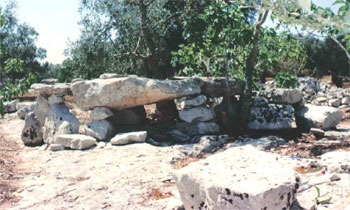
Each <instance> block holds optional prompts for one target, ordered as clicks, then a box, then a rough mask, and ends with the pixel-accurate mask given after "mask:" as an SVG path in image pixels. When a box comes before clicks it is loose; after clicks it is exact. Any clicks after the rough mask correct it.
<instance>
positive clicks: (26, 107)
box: [16, 102, 36, 119]
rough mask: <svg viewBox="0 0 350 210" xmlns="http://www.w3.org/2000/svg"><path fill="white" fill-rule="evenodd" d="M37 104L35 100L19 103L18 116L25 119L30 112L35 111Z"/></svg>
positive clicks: (17, 107)
mask: <svg viewBox="0 0 350 210" xmlns="http://www.w3.org/2000/svg"><path fill="white" fill-rule="evenodd" d="M19 104H20V105H19ZM35 104H36V103H35V102H25V103H18V104H17V106H16V109H17V116H18V117H19V118H21V119H24V118H25V117H26V115H27V114H28V113H29V112H33V111H34V109H35Z"/></svg>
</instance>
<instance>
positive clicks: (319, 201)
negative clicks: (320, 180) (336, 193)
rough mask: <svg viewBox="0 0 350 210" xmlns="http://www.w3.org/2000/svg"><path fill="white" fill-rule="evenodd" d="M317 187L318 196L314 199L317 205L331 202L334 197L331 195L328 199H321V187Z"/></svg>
mask: <svg viewBox="0 0 350 210" xmlns="http://www.w3.org/2000/svg"><path fill="white" fill-rule="evenodd" d="M315 189H316V192H317V195H316V198H315V199H314V201H315V203H316V204H317V205H319V204H321V205H324V204H330V203H331V200H332V197H329V198H328V199H325V200H320V197H321V191H320V188H319V187H317V186H315Z"/></svg>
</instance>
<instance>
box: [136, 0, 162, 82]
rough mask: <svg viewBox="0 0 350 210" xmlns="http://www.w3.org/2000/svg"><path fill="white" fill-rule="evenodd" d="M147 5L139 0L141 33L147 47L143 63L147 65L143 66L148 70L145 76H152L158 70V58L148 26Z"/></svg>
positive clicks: (142, 0)
mask: <svg viewBox="0 0 350 210" xmlns="http://www.w3.org/2000/svg"><path fill="white" fill-rule="evenodd" d="M147 7H148V5H146V4H145V2H144V0H139V10H140V25H141V34H142V37H143V38H144V40H145V44H146V47H147V55H146V58H145V59H146V62H144V63H145V64H147V66H145V68H146V69H147V70H148V72H147V74H148V75H147V76H149V77H154V76H156V75H157V71H158V58H157V56H156V46H155V43H154V42H153V39H152V34H151V32H150V29H149V27H148V16H147Z"/></svg>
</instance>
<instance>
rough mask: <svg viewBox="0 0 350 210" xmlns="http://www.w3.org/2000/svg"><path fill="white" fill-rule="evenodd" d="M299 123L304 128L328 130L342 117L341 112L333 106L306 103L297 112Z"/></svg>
mask: <svg viewBox="0 0 350 210" xmlns="http://www.w3.org/2000/svg"><path fill="white" fill-rule="evenodd" d="M296 119H297V125H298V127H300V128H301V129H303V130H309V129H310V128H321V129H323V130H328V129H331V128H335V127H336V126H337V125H338V124H339V122H340V121H341V119H342V114H341V112H340V111H339V110H338V109H336V108H333V107H328V106H315V105H311V104H307V105H305V107H304V108H302V109H300V110H299V111H297V112H296Z"/></svg>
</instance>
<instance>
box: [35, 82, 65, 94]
mask: <svg viewBox="0 0 350 210" xmlns="http://www.w3.org/2000/svg"><path fill="white" fill-rule="evenodd" d="M29 92H34V93H39V94H41V95H45V96H50V95H70V93H71V90H70V84H69V83H56V84H53V85H49V84H41V83H36V84H32V85H31V86H30V89H29Z"/></svg>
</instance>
